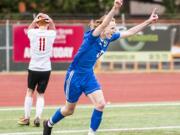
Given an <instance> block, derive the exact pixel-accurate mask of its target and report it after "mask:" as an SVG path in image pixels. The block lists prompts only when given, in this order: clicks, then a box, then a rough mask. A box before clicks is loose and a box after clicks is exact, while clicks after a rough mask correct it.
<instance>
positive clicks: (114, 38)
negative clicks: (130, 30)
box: [110, 33, 121, 42]
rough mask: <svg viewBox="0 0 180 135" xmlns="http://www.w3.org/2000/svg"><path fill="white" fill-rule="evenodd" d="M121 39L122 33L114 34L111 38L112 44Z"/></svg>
mask: <svg viewBox="0 0 180 135" xmlns="http://www.w3.org/2000/svg"><path fill="white" fill-rule="evenodd" d="M120 37H121V34H120V33H115V34H113V35H112V37H111V40H110V41H111V42H112V41H115V40H117V39H118V38H120Z"/></svg>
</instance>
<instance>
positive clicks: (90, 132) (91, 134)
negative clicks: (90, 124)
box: [88, 129, 96, 135]
mask: <svg viewBox="0 0 180 135" xmlns="http://www.w3.org/2000/svg"><path fill="white" fill-rule="evenodd" d="M95 133H96V132H94V131H93V130H92V129H89V132H88V135H95Z"/></svg>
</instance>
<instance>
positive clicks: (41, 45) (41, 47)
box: [39, 37, 45, 51]
mask: <svg viewBox="0 0 180 135" xmlns="http://www.w3.org/2000/svg"><path fill="white" fill-rule="evenodd" d="M39 51H45V38H44V37H40V38H39Z"/></svg>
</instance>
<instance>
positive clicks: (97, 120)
mask: <svg viewBox="0 0 180 135" xmlns="http://www.w3.org/2000/svg"><path fill="white" fill-rule="evenodd" d="M102 114H103V112H101V111H98V110H96V109H94V111H93V114H92V116H91V125H90V128H91V129H92V130H93V131H96V130H97V129H98V127H99V125H100V124H101V120H102Z"/></svg>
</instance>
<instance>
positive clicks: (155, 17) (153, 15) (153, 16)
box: [148, 8, 159, 24]
mask: <svg viewBox="0 0 180 135" xmlns="http://www.w3.org/2000/svg"><path fill="white" fill-rule="evenodd" d="M158 19H159V17H158V14H157V8H154V9H153V11H152V13H151V16H150V17H149V19H148V21H149V23H150V24H151V23H156V22H157V20H158Z"/></svg>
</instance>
